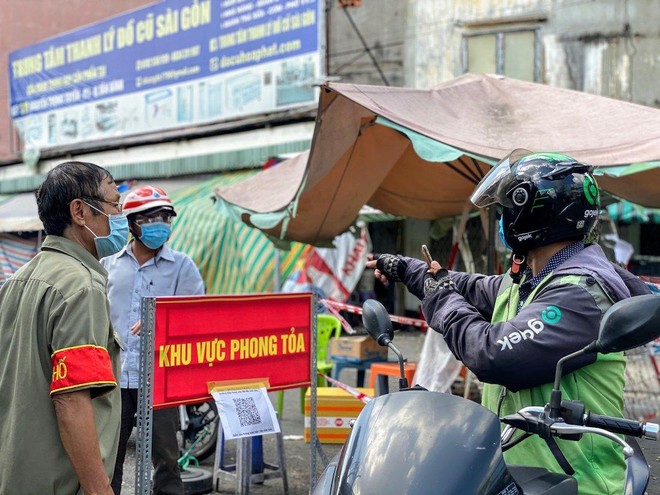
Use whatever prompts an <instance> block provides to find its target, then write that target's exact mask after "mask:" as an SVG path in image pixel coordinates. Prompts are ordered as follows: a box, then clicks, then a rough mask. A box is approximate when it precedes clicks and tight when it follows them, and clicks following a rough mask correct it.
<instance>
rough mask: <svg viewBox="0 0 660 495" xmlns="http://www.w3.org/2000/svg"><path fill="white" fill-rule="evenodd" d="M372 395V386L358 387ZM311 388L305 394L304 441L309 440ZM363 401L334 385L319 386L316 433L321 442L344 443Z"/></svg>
mask: <svg viewBox="0 0 660 495" xmlns="http://www.w3.org/2000/svg"><path fill="white" fill-rule="evenodd" d="M357 390H359V391H360V392H362V393H364V394H366V395H368V396H370V397H373V396H374V389H373V388H358V389H357ZM311 392H312V391H311V389H308V390H307V393H306V394H305V442H307V443H309V441H310V436H311V434H310V425H311V417H310V416H311V403H312V396H311ZM363 407H364V402H362V401H361V400H358V399H356V398H355V397H353V396H352V395H351V394H349V393H348V392H345V391H344V390H342V389H340V388H336V387H319V388H318V389H317V395H316V434H317V435H318V437H319V441H320V442H321V443H344V442H345V441H346V437H348V433H349V432H350V431H351V427H350V425H349V423H350V421H351V420H352V419H355V418H357V417H358V415H359V414H360V411H362V408H363Z"/></svg>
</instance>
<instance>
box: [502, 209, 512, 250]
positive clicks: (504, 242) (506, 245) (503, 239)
mask: <svg viewBox="0 0 660 495" xmlns="http://www.w3.org/2000/svg"><path fill="white" fill-rule="evenodd" d="M500 239H501V240H502V244H504V247H505V248H507V249H511V246H509V243H508V242H506V239H505V238H504V215H502V216H501V217H500Z"/></svg>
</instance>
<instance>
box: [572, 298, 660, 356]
mask: <svg viewBox="0 0 660 495" xmlns="http://www.w3.org/2000/svg"><path fill="white" fill-rule="evenodd" d="M659 336H660V297H658V296H656V295H654V294H647V295H644V296H636V297H630V298H628V299H623V300H622V301H619V302H617V303H615V304H613V305H612V307H610V308H609V309H608V310H607V311H606V312H605V315H604V316H603V319H602V320H601V322H600V331H599V333H598V339H597V340H596V341H594V342H593V343H591V344H589V345H588V346H587V347H586V348H585V351H586V352H600V353H601V354H608V353H610V352H621V351H627V350H629V349H633V348H635V347H639V346H640V345H643V344H646V343H648V342H651V341H652V340H654V339H656V338H658V337H659Z"/></svg>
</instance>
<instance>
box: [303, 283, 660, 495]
mask: <svg viewBox="0 0 660 495" xmlns="http://www.w3.org/2000/svg"><path fill="white" fill-rule="evenodd" d="M363 323H364V326H365V327H366V329H367V332H368V333H369V334H370V335H371V336H372V337H373V338H374V339H375V340H376V341H377V342H378V343H379V344H380V345H382V346H387V347H389V348H390V349H391V350H392V351H393V352H394V353H395V354H396V355H397V357H398V360H399V366H400V370H401V378H400V379H399V389H400V390H399V391H398V392H393V393H389V394H386V395H382V396H379V397H375V398H374V399H373V400H371V401H370V402H368V403H367V404H366V405H365V407H364V408H363V410H362V412H361V413H360V415H359V416H358V418H357V419H356V420H354V422H353V424H352V429H351V432H350V434H349V436H348V438H347V440H346V442H345V444H344V445H343V447H342V449H341V451H340V452H339V453H338V454H337V456H335V458H334V459H332V460H331V462H330V463H328V465H327V466H326V468H325V469H324V471H323V473H322V474H321V476H320V478H319V480H318V481H317V483H316V484H315V486H314V489H313V492H312V493H313V495H347V494H370V493H374V494H380V493H397V494H411V495H412V494H415V495H419V494H425V493H429V494H430V493H433V494H435V493H443V494H460V495H464V494H475V495H558V494H562V495H572V494H575V495H577V493H578V486H577V481H576V479H575V478H574V477H572V476H570V475H569V474H564V473H555V472H550V471H548V470H546V469H545V468H539V467H531V466H520V465H508V464H506V463H505V461H504V457H503V452H504V451H506V450H508V449H509V448H511V447H513V446H514V445H516V444H518V443H519V442H521V441H524V439H525V438H527V437H529V436H531V435H538V436H540V437H542V438H550V437H561V438H562V439H570V440H578V439H580V438H581V437H582V435H587V434H589V435H601V436H603V437H606V438H607V439H609V440H611V441H612V442H615V443H617V444H618V445H620V446H621V447H622V449H623V453H624V456H625V458H626V466H627V467H626V481H625V492H624V493H625V495H642V494H643V493H644V491H645V489H646V486H647V484H648V480H649V467H648V464H647V463H646V460H645V459H644V456H643V454H642V452H641V449H640V447H639V445H638V444H637V442H636V440H635V438H641V437H644V438H647V439H651V440H656V439H657V437H658V436H659V435H658V431H659V427H658V425H656V424H653V423H644V422H638V421H634V420H630V419H624V418H618V417H609V416H604V415H599V414H594V413H591V412H587V411H585V407H584V405H583V404H582V403H580V402H578V401H568V400H562V398H561V391H560V388H559V382H560V379H561V377H562V369H563V367H564V365H565V363H566V362H567V361H569V360H571V359H574V358H576V357H578V356H581V355H583V354H586V353H595V352H599V353H602V354H607V353H611V352H621V351H625V350H629V349H632V348H634V347H638V346H640V345H643V344H646V343H648V342H650V341H652V340H654V339H655V338H657V337H658V334H660V297H658V296H655V295H644V296H637V297H633V298H629V299H625V300H623V301H620V302H617V303H616V304H614V305H613V306H612V307H611V308H610V309H609V310H608V311H607V312H606V314H605V315H604V316H603V318H602V321H601V325H600V329H599V335H598V338H597V339H596V340H595V341H594V342H592V343H591V344H589V345H588V346H586V347H585V348H584V349H581V350H579V351H577V352H574V353H572V354H569V355H567V356H565V357H563V358H562V359H560V360H559V362H558V363H557V366H556V370H555V380H554V383H553V391H552V394H551V397H549V398H548V399H549V401H548V403H547V404H546V405H545V407H526V408H524V409H522V410H521V411H519V412H518V413H517V414H513V415H510V416H506V417H503V418H498V417H497V415H495V414H494V413H493V412H491V411H490V410H488V409H486V408H484V407H482V406H481V405H479V404H477V403H475V402H472V401H470V400H467V399H464V398H462V397H458V396H454V395H450V394H445V393H439V392H431V391H428V390H425V389H423V388H421V387H417V386H416V387H412V388H408V383H407V381H406V378H405V375H404V372H403V369H404V368H403V365H404V359H403V356H402V355H401V353H400V352H399V350H398V349H397V348H396V347H395V346H394V344H393V342H392V340H393V338H394V337H393V335H394V334H393V330H392V323H391V321H390V319H389V316H388V314H387V311H386V310H385V308H384V307H383V306H382V305H381V304H380V303H379V302H377V301H374V300H368V301H366V302H365V303H364V306H363ZM560 465H561V463H560ZM569 468H570V466H569ZM565 470H566V469H565ZM568 472H570V469H568Z"/></svg>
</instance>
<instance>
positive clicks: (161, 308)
mask: <svg viewBox="0 0 660 495" xmlns="http://www.w3.org/2000/svg"><path fill="white" fill-rule="evenodd" d="M311 318H312V294H311V293H296V294H253V295H245V296H181V297H158V298H156V317H155V320H156V325H155V328H156V332H155V333H156V335H155V343H154V375H153V406H154V408H156V409H157V408H159V407H166V406H173V405H178V404H187V403H193V402H198V401H200V400H205V399H208V398H209V397H210V396H209V393H208V387H207V383H208V382H210V381H230V380H245V379H252V378H255V379H259V378H261V379H263V378H268V380H269V382H270V389H269V390H271V391H272V390H282V389H285V388H298V387H304V386H309V385H310V368H311V352H310V351H311V349H310V343H311V338H310V336H311V328H312V324H311V322H312V320H311Z"/></svg>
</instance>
